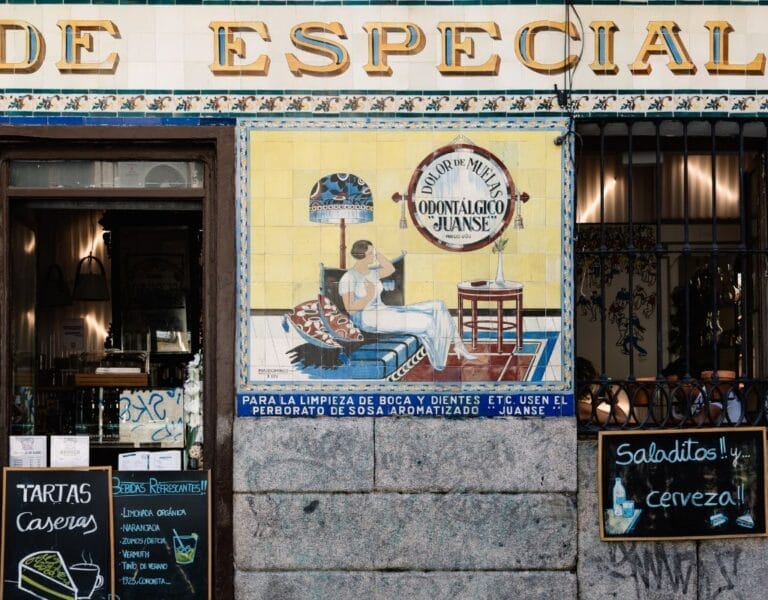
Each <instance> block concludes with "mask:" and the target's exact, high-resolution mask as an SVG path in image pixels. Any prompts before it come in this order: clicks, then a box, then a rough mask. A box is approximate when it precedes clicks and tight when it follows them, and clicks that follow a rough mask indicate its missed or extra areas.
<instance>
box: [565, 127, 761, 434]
mask: <svg viewBox="0 0 768 600" xmlns="http://www.w3.org/2000/svg"><path fill="white" fill-rule="evenodd" d="M577 132H578V135H577V148H576V151H577V182H576V183H577V185H576V211H575V212H576V227H575V231H576V235H575V256H576V269H575V276H576V285H575V289H576V298H575V306H576V319H575V321H576V353H577V361H576V364H577V369H576V371H577V372H576V385H577V407H578V411H577V412H578V418H579V422H580V428H581V430H582V431H590V430H595V429H598V428H614V427H620V428H654V427H656V428H662V427H697V426H724V425H729V426H730V425H747V424H749V425H752V424H765V423H766V402H767V400H766V391H767V388H766V375H767V373H766V371H767V369H768V356H766V354H768V351H767V350H766V349H764V348H763V347H762V345H761V344H755V343H754V342H755V341H756V340H763V339H766V333H768V332H767V331H766V329H768V327H767V325H768V306H766V304H767V302H766V300H765V298H766V297H768V233H767V232H766V227H768V214H766V213H767V211H768V208H767V207H766V204H767V202H766V172H768V166H767V163H766V160H767V158H766V157H768V127H766V123H765V122H762V121H736V120H707V121H702V120H690V121H681V120H642V121H640V120H638V121H594V122H588V121H583V122H580V123H578V124H577ZM598 341H599V342H598Z"/></svg>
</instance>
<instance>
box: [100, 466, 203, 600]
mask: <svg viewBox="0 0 768 600" xmlns="http://www.w3.org/2000/svg"><path fill="white" fill-rule="evenodd" d="M112 495H113V497H114V501H115V541H116V550H117V552H116V562H115V579H116V581H117V594H118V597H119V598H120V600H132V599H139V600H148V599H149V598H152V599H153V600H154V599H158V600H159V599H162V600H174V599H179V600H181V599H184V600H196V599H198V598H199V599H208V598H210V597H211V590H210V583H211V561H210V557H211V548H210V543H211V536H210V523H211V519H210V490H209V472H208V471H116V472H115V473H114V474H113V477H112Z"/></svg>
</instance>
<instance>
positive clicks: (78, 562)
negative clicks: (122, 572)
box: [0, 467, 115, 600]
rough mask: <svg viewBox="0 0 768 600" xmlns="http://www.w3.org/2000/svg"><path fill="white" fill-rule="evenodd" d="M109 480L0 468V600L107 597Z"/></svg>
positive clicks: (91, 471)
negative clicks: (0, 477) (0, 488)
mask: <svg viewBox="0 0 768 600" xmlns="http://www.w3.org/2000/svg"><path fill="white" fill-rule="evenodd" d="M111 475H112V469H111V468H110V467H90V468H82V469H14V468H5V469H3V524H2V560H1V561H0V565H2V567H1V568H2V572H1V573H0V579H1V580H2V594H1V596H2V598H4V599H5V600H15V599H18V600H30V598H42V599H44V600H107V599H108V598H113V597H114V592H115V588H114V576H113V574H114V569H113V564H114V550H113V549H114V545H113V543H112V498H111V495H110V481H111Z"/></svg>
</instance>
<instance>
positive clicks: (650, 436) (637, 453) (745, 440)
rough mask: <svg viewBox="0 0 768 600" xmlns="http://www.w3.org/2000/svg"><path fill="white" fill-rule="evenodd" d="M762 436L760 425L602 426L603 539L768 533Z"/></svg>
mask: <svg viewBox="0 0 768 600" xmlns="http://www.w3.org/2000/svg"><path fill="white" fill-rule="evenodd" d="M765 440H766V433H765V429H764V428H760V427H739V428H735V427H734V428H718V429H681V430H670V431H634V432H623V431H620V432H614V431H606V432H601V433H600V436H599V439H598V456H599V474H598V481H599V488H600V489H599V502H598V510H599V514H600V537H601V539H602V540H604V541H610V540H627V539H657V540H658V539H704V538H712V537H746V536H764V535H766V533H768V532H767V531H766V488H765V484H766V481H765V465H766V462H765V461H766V455H765V452H766V441H765Z"/></svg>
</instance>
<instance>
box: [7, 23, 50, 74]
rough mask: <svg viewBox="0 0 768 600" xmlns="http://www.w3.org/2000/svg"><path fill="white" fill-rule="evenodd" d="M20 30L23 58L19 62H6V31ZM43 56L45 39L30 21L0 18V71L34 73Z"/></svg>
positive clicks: (41, 62)
mask: <svg viewBox="0 0 768 600" xmlns="http://www.w3.org/2000/svg"><path fill="white" fill-rule="evenodd" d="M13 29H15V30H21V31H23V32H24V34H23V42H24V57H25V59H24V60H22V61H19V62H6V54H7V53H6V49H7V47H8V31H10V30H13ZM44 58H45V39H44V38H43V36H42V34H41V33H40V32H39V31H38V30H37V29H36V28H35V27H34V26H33V25H31V24H30V23H27V22H26V21H18V20H8V19H3V20H0V73H34V72H35V71H37V70H38V69H39V68H40V65H42V64H43V59H44Z"/></svg>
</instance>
